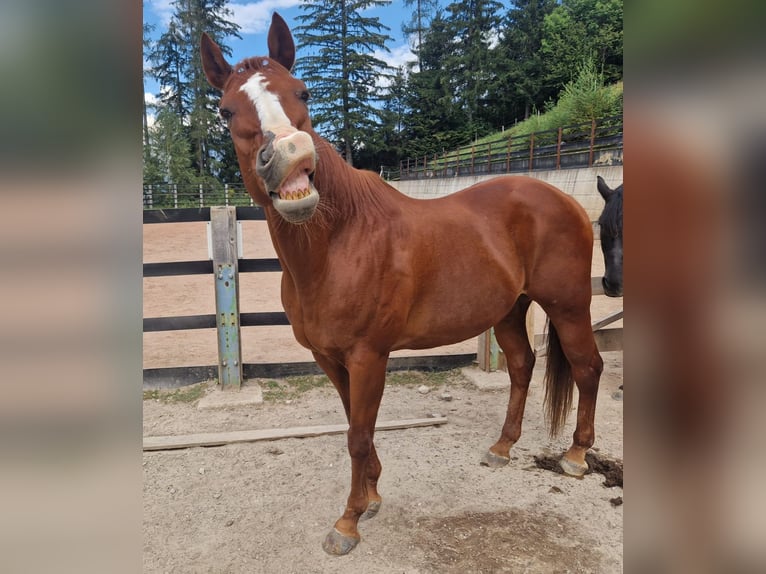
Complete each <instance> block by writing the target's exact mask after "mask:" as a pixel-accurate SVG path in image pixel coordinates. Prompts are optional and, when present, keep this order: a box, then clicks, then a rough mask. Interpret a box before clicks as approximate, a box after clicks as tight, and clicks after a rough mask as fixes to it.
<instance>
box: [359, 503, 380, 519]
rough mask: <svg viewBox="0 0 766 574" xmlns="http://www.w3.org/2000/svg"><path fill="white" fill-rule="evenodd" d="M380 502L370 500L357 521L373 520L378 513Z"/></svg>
mask: <svg viewBox="0 0 766 574" xmlns="http://www.w3.org/2000/svg"><path fill="white" fill-rule="evenodd" d="M380 504H381V502H380V500H371V501H370V502H369V504H367V510H366V511H365V513H364V514H362V516H360V517H359V520H369V519H370V518H375V516H376V515H377V514H378V512H379V511H380Z"/></svg>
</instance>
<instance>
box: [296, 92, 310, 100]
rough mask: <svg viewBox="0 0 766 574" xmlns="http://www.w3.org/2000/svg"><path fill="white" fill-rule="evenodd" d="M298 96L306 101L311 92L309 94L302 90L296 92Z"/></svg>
mask: <svg viewBox="0 0 766 574" xmlns="http://www.w3.org/2000/svg"><path fill="white" fill-rule="evenodd" d="M298 97H299V98H300V99H302V100H303V101H304V102H308V101H309V98H310V97H311V94H309V92H308V90H303V91H302V92H300V93H299V94H298Z"/></svg>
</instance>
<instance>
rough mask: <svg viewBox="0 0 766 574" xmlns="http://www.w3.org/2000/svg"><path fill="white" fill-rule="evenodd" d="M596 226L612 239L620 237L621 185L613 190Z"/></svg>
mask: <svg viewBox="0 0 766 574" xmlns="http://www.w3.org/2000/svg"><path fill="white" fill-rule="evenodd" d="M598 224H599V226H601V229H603V230H604V231H606V232H607V233H608V234H609V235H611V236H612V237H621V236H622V185H620V186H619V187H618V188H617V189H615V190H614V194H613V195H612V196H611V197H610V198H609V201H607V202H606V205H604V211H603V212H601V217H599V218H598Z"/></svg>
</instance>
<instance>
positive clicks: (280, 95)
mask: <svg viewBox="0 0 766 574" xmlns="http://www.w3.org/2000/svg"><path fill="white" fill-rule="evenodd" d="M268 47H269V57H258V58H249V59H246V60H243V61H242V62H240V63H238V64H236V65H235V66H231V65H229V63H228V62H227V61H226V60H225V58H224V57H223V54H222V53H221V50H220V48H219V47H218V46H217V45H216V44H215V43H214V42H213V41H212V40H211V39H210V37H208V36H207V35H204V34H203V36H202V41H201V53H202V63H203V68H204V70H205V75H206V76H207V79H208V81H209V82H210V84H211V85H212V86H214V87H216V88H218V89H219V90H221V91H222V92H223V95H222V97H221V102H220V113H221V116H222V117H223V118H224V120H225V121H226V122H227V123H228V126H229V130H230V132H231V137H232V139H233V141H234V147H235V150H236V154H237V158H238V161H239V166H240V169H241V173H242V178H243V180H244V183H245V186H246V187H247V190H248V192H249V193H250V195H251V196H252V198H253V200H254V201H255V202H257V203H258V204H259V205H260V206H262V207H263V209H264V211H265V215H266V221H267V223H268V228H269V232H270V234H271V238H272V241H273V243H274V248H275V250H276V252H277V255H278V257H279V261H280V263H281V264H282V270H283V274H282V303H283V305H284V308H285V312H286V313H287V316H288V318H289V320H290V324H291V325H292V328H293V332H294V334H295V337H296V339H297V340H298V342H299V343H300V344H301V345H303V346H305V347H307V348H308V349H310V350H311V351H312V353H313V355H314V358H315V359H316V362H317V364H318V365H319V366H320V367H321V368H322V369H323V370H324V371H325V373H327V376H328V377H329V378H330V380H331V381H332V383H333V385H334V386H335V388H336V389H337V391H338V393H339V394H340V398H341V401H342V402H343V407H344V409H345V411H346V417H347V419H348V423H349V430H348V451H349V454H350V456H351V492H350V494H349V497H348V503H347V506H346V509H345V512H344V513H343V515H342V516H341V517H340V518H339V519H338V520H337V522H336V523H335V527H334V528H333V529H332V530H331V531H330V533H329V534H328V535H327V537H326V539H325V541H324V544H323V547H324V549H325V551H327V552H328V553H331V554H346V553H347V552H350V551H351V550H352V549H353V548H354V547H355V546H356V544H357V543H358V542H359V539H360V536H359V531H358V529H357V523H358V521H359V519H360V518H361V517H362V516H363V515H364V516H365V518H369V517H372V516H374V515H375V514H376V513H377V512H378V510H379V508H380V504H381V496H380V494H379V493H378V486H377V485H378V479H379V477H380V473H381V464H380V460H379V459H378V455H377V453H376V451H375V445H374V443H373V435H374V430H375V420H376V418H377V414H378V407H379V405H380V400H381V397H382V395H383V386H384V383H385V379H386V364H387V361H388V356H389V353H390V352H391V351H393V350H396V349H424V348H430V347H437V346H441V345H446V344H451V343H456V342H459V341H463V340H465V339H469V338H471V337H476V336H477V335H479V334H480V333H482V332H483V331H485V330H487V329H488V328H490V327H492V326H494V328H495V334H496V337H497V341H498V343H499V345H500V347H501V348H502V349H503V351H504V352H505V354H506V357H507V359H508V371H509V373H510V378H511V383H512V386H511V393H510V400H509V403H508V412H507V416H506V420H505V424H504V425H503V427H502V430H501V432H500V438H499V439H498V441H497V442H496V443H495V444H494V445H492V446H491V447H490V449H489V452H487V453H486V455H485V457H484V461H483V463H484V464H486V465H489V466H493V467H497V466H502V465H505V464H508V462H509V460H510V453H509V449H510V448H511V446H512V445H513V444H514V443H515V442H516V441H517V440H518V439H519V436H520V434H521V421H522V415H523V412H524V403H525V400H526V396H527V389H528V386H529V381H530V378H531V374H532V367H533V366H534V363H535V354H534V352H533V351H532V349H531V348H530V344H529V339H528V337H527V332H526V327H525V316H526V313H527V309H528V308H529V305H530V302H531V301H537V302H538V303H539V304H540V305H541V306H542V308H543V309H544V310H545V312H546V313H547V314H548V316H549V320H550V325H549V330H548V337H549V351H548V359H547V372H546V376H545V380H546V404H547V407H546V409H547V414H548V416H549V419H550V425H551V433H552V434H555V433H556V432H557V431H558V430H560V429H561V427H562V425H563V424H564V422H565V419H566V416H567V412H568V411H569V410H570V408H571V401H572V394H573V393H572V389H573V382H576V384H577V387H578V390H579V403H578V407H577V428H576V429H575V431H574V435H573V443H572V446H571V448H569V450H568V451H567V452H566V453H565V454H564V456H563V458H562V459H561V466H562V467H563V469H564V470H565V471H566V472H567V473H569V474H572V475H578V476H579V475H582V474H583V473H584V472H585V471H586V470H587V468H588V467H587V464H586V463H585V452H586V451H587V450H588V449H589V448H590V447H591V446H592V444H593V440H594V430H593V418H594V412H595V407H596V393H597V390H598V382H599V377H600V375H601V370H602V361H601V357H600V355H599V353H598V350H597V348H596V343H595V340H594V337H593V332H592V331H591V323H590V301H591V286H590V285H591V283H590V274H591V258H592V249H593V232H592V229H591V224H590V222H589V220H588V217H587V216H586V214H585V212H584V210H583V209H582V208H581V207H580V206H579V205H578V204H577V203H576V202H575V201H574V200H573V199H572V198H571V197H569V196H567V195H565V194H564V193H562V192H561V191H559V190H557V189H556V188H554V187H552V186H550V185H548V184H546V183H543V182H541V181H538V180H536V179H532V178H529V177H500V178H497V179H494V180H492V181H488V182H485V183H480V184H478V185H475V186H473V187H471V188H469V189H466V190H463V191H461V192H459V193H455V194H453V195H450V196H448V197H444V198H440V199H433V200H427V201H424V200H416V199H412V198H410V197H407V196H405V195H403V194H401V193H399V192H398V191H396V190H395V189H393V188H392V187H390V186H389V185H388V184H386V183H385V182H384V181H382V180H381V179H380V177H378V175H376V174H374V173H372V172H365V171H359V170H356V169H354V168H352V167H351V166H349V165H348V164H347V163H346V162H345V161H344V160H343V159H342V158H341V157H340V156H339V155H338V154H337V152H336V151H335V150H334V149H333V146H332V145H330V144H329V143H328V142H327V141H325V140H323V139H322V138H321V137H319V136H318V135H317V133H316V132H315V131H314V129H313V128H312V126H311V120H310V119H309V111H308V107H307V100H308V99H309V93H308V91H307V90H306V86H305V85H304V83H303V82H301V81H300V80H298V79H296V78H294V77H293V76H291V75H290V70H291V69H292V66H293V63H294V60H295V45H294V43H293V39H292V36H291V34H290V30H289V29H288V27H287V25H286V24H285V22H284V20H282V18H281V17H279V16H278V15H277V14H274V16H273V19H272V22H271V27H270V29H269V34H268Z"/></svg>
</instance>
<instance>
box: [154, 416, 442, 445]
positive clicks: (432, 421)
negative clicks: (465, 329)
mask: <svg viewBox="0 0 766 574" xmlns="http://www.w3.org/2000/svg"><path fill="white" fill-rule="evenodd" d="M446 423H447V417H433V418H426V419H405V420H398V421H388V422H380V423H378V424H376V425H375V430H380V431H383V430H396V429H405V428H415V427H425V426H434V425H443V424H446ZM347 430H348V425H347V424H339V425H318V426H307V427H292V428H284V429H262V430H247V431H230V432H215V433H199V434H187V435H181V436H145V437H144V450H172V449H177V448H190V447H193V446H221V445H225V444H234V443H238V442H255V441H265V440H279V439H283V438H309V437H314V436H324V435H331V434H341V433H345V432H346V431H347Z"/></svg>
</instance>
